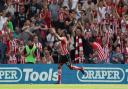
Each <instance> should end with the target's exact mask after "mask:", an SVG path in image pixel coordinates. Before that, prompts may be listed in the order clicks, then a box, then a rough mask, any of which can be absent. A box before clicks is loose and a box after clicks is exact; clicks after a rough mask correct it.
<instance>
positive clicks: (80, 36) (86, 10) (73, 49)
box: [0, 0, 128, 64]
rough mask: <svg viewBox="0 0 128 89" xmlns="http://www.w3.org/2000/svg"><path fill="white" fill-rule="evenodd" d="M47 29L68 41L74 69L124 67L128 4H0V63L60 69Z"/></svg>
mask: <svg viewBox="0 0 128 89" xmlns="http://www.w3.org/2000/svg"><path fill="white" fill-rule="evenodd" d="M50 28H55V30H56V32H57V33H58V34H59V35H61V34H65V36H66V37H67V42H68V50H69V52H70V57H71V61H72V63H86V64H101V63H105V64H111V63H112V64H127V63H128V0H0V63H1V64H25V63H26V62H33V63H34V64H35V63H36V64H52V63H58V60H59V47H58V39H56V37H55V36H54V34H53V33H52V31H51V30H50ZM31 44H32V45H34V47H30V49H29V48H28V46H29V45H31ZM29 51H32V52H30V53H32V54H31V56H29V57H28V55H27V54H28V53H29ZM33 52H34V53H33ZM31 57H33V58H34V59H33V61H30V60H29V58H30V59H31ZM27 59H28V60H27ZM101 59H103V60H104V62H101V61H100V60H101Z"/></svg>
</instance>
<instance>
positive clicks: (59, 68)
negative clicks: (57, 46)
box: [57, 63, 63, 84]
mask: <svg viewBox="0 0 128 89" xmlns="http://www.w3.org/2000/svg"><path fill="white" fill-rule="evenodd" d="M62 66H63V64H61V63H59V64H58V82H57V83H58V84H61V75H62Z"/></svg>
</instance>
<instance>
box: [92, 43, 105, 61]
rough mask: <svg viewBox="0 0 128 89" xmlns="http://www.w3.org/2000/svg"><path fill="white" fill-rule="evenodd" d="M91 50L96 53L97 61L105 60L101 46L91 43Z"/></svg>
mask: <svg viewBox="0 0 128 89" xmlns="http://www.w3.org/2000/svg"><path fill="white" fill-rule="evenodd" d="M92 48H93V50H96V51H97V53H98V59H99V60H101V61H102V60H105V54H104V51H103V48H102V47H101V45H100V44H99V43H97V42H93V44H92Z"/></svg>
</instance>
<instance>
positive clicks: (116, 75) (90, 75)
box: [77, 67, 125, 83]
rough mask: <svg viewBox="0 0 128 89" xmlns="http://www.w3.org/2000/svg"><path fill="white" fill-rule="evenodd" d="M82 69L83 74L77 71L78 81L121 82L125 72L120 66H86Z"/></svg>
mask: <svg viewBox="0 0 128 89" xmlns="http://www.w3.org/2000/svg"><path fill="white" fill-rule="evenodd" d="M84 71H85V75H82V74H81V73H80V72H79V71H78V72H77V78H78V80H79V81H80V82H102V83H103V82H107V83H109V82H122V81H123V80H124V78H125V72H124V70H123V69H121V68H112V67H110V68H108V67H107V68H105V67H86V69H85V70H84Z"/></svg>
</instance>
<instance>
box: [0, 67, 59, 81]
mask: <svg viewBox="0 0 128 89" xmlns="http://www.w3.org/2000/svg"><path fill="white" fill-rule="evenodd" d="M57 75H58V73H57V72H56V71H54V69H53V68H48V69H47V70H40V69H38V70H37V69H36V68H21V69H20V68H18V67H1V68H0V83H18V82H39V81H41V82H45V81H48V82H51V81H57V80H58V76H57Z"/></svg>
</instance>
